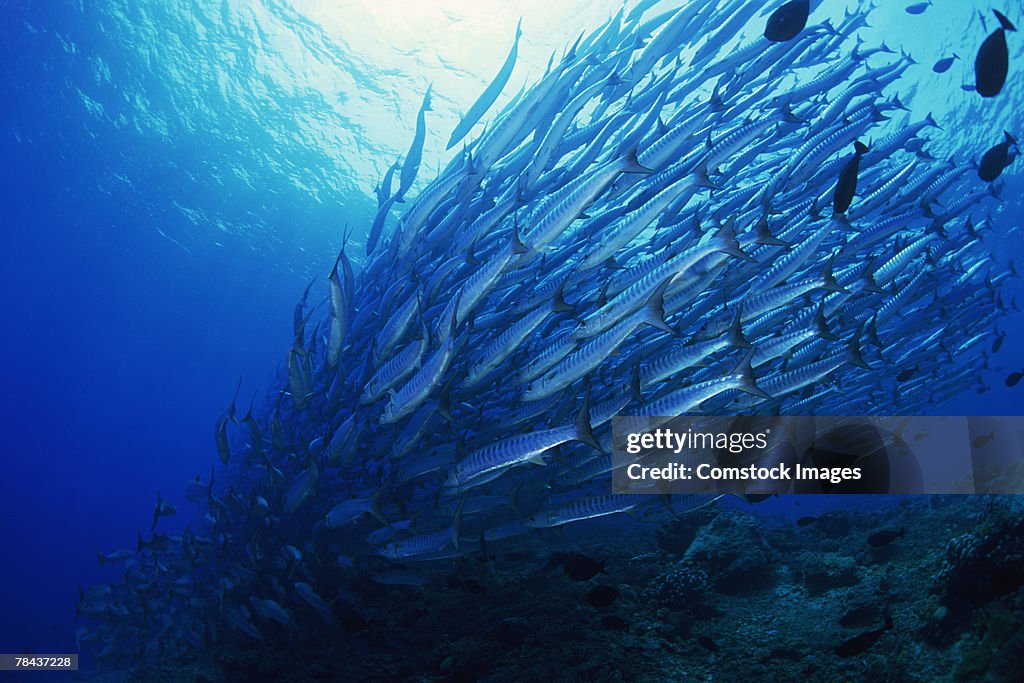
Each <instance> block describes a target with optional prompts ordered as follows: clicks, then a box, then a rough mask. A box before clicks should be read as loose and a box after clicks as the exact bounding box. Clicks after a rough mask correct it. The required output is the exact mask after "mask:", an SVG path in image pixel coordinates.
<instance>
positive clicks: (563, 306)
mask: <svg viewBox="0 0 1024 683" xmlns="http://www.w3.org/2000/svg"><path fill="white" fill-rule="evenodd" d="M566 282H568V278H566V279H565V280H564V281H563V282H562V284H560V285H558V290H557V291H556V292H555V296H554V297H553V299H552V301H551V312H552V313H568V314H570V315H575V313H576V307H575V306H572V305H570V304H567V303H566V302H565V283H566Z"/></svg>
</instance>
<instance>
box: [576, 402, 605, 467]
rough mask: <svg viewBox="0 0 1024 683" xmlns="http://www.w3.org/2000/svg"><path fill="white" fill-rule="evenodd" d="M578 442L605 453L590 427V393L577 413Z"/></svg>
mask: <svg viewBox="0 0 1024 683" xmlns="http://www.w3.org/2000/svg"><path fill="white" fill-rule="evenodd" d="M576 441H579V442H580V443H585V444H587V445H588V446H590V447H591V448H593V449H594V450H595V451H598V452H599V453H603V452H604V449H602V448H601V444H600V443H598V441H597V439H595V438H594V430H593V428H592V427H591V425H590V391H589V390H588V391H587V392H586V394H584V396H583V405H581V406H580V412H578V413H576Z"/></svg>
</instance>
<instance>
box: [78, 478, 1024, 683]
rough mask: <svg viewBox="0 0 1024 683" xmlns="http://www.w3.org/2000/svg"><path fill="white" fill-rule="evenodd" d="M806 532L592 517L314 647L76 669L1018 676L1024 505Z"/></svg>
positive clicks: (854, 519) (821, 523) (300, 674)
mask: <svg viewBox="0 0 1024 683" xmlns="http://www.w3.org/2000/svg"><path fill="white" fill-rule="evenodd" d="M802 524H803V526H798V525H797V524H794V523H793V521H792V520H791V519H773V518H765V517H763V516H762V515H760V514H758V509H757V508H756V507H751V508H749V510H745V509H742V508H740V509H736V508H730V509H714V508H711V509H704V510H699V511H697V512H694V513H692V514H690V515H687V516H685V517H683V518H680V519H679V520H677V521H672V522H669V523H667V524H664V525H661V526H658V527H653V526H652V527H643V528H641V529H637V528H632V527H631V528H629V530H628V531H623V530H622V528H621V527H620V528H619V529H618V530H615V528H614V527H612V526H610V525H609V526H607V527H601V526H600V525H595V526H594V527H593V528H592V529H590V530H589V531H588V533H590V534H591V535H593V534H595V533H598V532H600V533H603V534H604V541H603V542H600V543H588V544H582V543H580V542H579V539H574V538H559V537H548V538H545V539H541V538H537V539H531V540H530V541H529V542H528V543H526V544H525V545H524V544H522V543H518V544H515V545H511V546H500V545H495V546H493V547H492V548H489V549H488V555H487V556H486V557H484V556H483V555H481V554H479V553H478V554H475V555H470V556H468V557H466V558H464V559H462V560H460V561H458V562H449V563H434V565H433V566H432V567H431V568H430V571H431V576H430V583H428V584H427V585H425V586H409V585H379V584H376V583H373V582H371V581H369V580H364V581H361V582H360V583H358V584H356V585H354V586H353V587H352V592H353V593H355V594H358V595H359V596H360V598H361V599H362V605H360V607H359V609H358V614H355V611H354V610H353V611H350V610H348V608H345V607H340V606H339V603H335V613H336V616H337V617H338V619H339V623H340V627H339V628H338V629H336V630H330V631H328V630H324V631H323V632H322V634H321V636H318V638H317V639H315V640H309V639H305V640H300V639H299V638H298V637H294V638H293V637H290V636H289V633H288V632H287V630H285V629H284V628H280V629H278V630H270V631H268V632H267V633H266V634H265V635H266V645H265V646H264V645H261V644H259V643H258V642H255V641H253V640H249V639H244V638H245V637H244V636H241V635H240V634H235V633H228V634H227V641H226V642H222V643H221V644H220V645H219V646H218V647H217V648H216V649H210V650H207V651H205V652H203V653H201V654H200V655H198V656H193V657H190V658H187V659H185V660H182V661H171V660H170V659H168V658H164V659H163V661H160V662H145V663H138V664H137V665H135V666H134V667H132V668H130V669H128V668H125V667H121V668H119V669H112V668H108V667H105V666H104V665H103V664H102V663H101V664H100V666H99V668H98V670H97V671H95V672H80V673H78V674H76V675H75V676H74V678H73V679H72V680H78V681H89V682H91V683H99V682H104V683H114V682H118V683H120V682H124V681H146V682H152V683H157V682H160V681H167V682H172V681H194V682H213V681H281V682H288V681H476V680H481V681H495V682H513V681H515V682H521V681H578V680H579V681H584V680H585V681H746V680H794V679H798V680H801V681H861V680H872V681H1020V680H1022V679H1021V671H1022V669H1021V663H1022V662H1024V655H1022V653H1024V498H1017V497H971V496H960V497H957V496H948V497H938V496H935V497H918V498H908V499H905V500H903V502H902V503H900V504H898V505H896V506H894V507H892V508H888V509H883V510H877V511H870V512H867V511H856V510H853V511H848V510H835V511H832V512H828V513H826V514H824V515H822V516H820V517H816V518H807V519H804V520H803V521H802ZM900 530H903V533H902V536H901V535H900V533H899V532H900ZM869 539H871V542H869ZM595 572H596V573H595ZM590 574H593V576H589V575H590ZM599 586H604V587H606V588H597V587H599ZM606 602H608V603H609V604H607V605H605V604H604V603H606ZM886 616H890V617H891V627H889V628H887V620H886ZM296 618H309V619H315V618H316V617H315V615H312V614H309V615H296ZM841 621H842V623H840V622H841Z"/></svg>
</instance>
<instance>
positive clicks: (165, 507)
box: [149, 491, 178, 531]
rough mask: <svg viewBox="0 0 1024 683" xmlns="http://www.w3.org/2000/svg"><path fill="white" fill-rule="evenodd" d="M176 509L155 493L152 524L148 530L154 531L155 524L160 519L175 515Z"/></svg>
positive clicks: (158, 493)
mask: <svg viewBox="0 0 1024 683" xmlns="http://www.w3.org/2000/svg"><path fill="white" fill-rule="evenodd" d="M177 512H178V509H177V508H176V507H174V506H173V505H171V504H170V503H168V502H167V501H166V500H164V499H163V497H162V496H161V495H160V492H159V491H157V493H156V505H155V506H154V507H153V524H151V525H150V527H149V530H150V531H153V530H154V529H156V523H157V521H158V520H159V519H160V518H161V517H169V516H170V515H174V514H177Z"/></svg>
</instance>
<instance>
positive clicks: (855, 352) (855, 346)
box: [846, 323, 872, 370]
mask: <svg viewBox="0 0 1024 683" xmlns="http://www.w3.org/2000/svg"><path fill="white" fill-rule="evenodd" d="M864 328H865V324H864V323H861V325H860V327H858V328H857V331H856V332H855V333H854V335H853V337H851V338H850V341H849V343H848V344H847V347H846V354H847V358H846V362H847V363H849V364H850V365H854V366H856V367H858V368H863V369H864V370H871V369H872V368H871V366H870V365H868V364H867V361H865V360H864V356H863V354H862V353H861V348H860V338H861V336H862V335H863V334H864Z"/></svg>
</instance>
